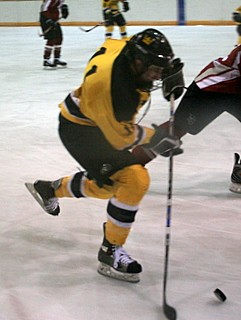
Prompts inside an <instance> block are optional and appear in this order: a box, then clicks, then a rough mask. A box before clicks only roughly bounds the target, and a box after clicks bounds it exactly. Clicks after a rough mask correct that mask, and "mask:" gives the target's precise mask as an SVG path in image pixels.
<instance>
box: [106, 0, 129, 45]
mask: <svg viewBox="0 0 241 320" xmlns="http://www.w3.org/2000/svg"><path fill="white" fill-rule="evenodd" d="M119 3H121V4H122V6H123V12H127V11H129V10H130V7H129V2H128V1H126V0H102V11H103V18H104V23H105V27H106V31H105V38H106V39H108V38H112V34H113V31H114V26H115V25H117V26H118V27H119V31H120V36H121V38H122V39H124V38H126V37H127V32H126V20H125V18H124V16H123V14H122V13H121V11H120V9H119Z"/></svg>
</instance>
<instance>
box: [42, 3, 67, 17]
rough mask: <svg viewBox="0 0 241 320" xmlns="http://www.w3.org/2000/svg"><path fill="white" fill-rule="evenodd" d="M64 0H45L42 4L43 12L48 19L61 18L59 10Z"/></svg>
mask: <svg viewBox="0 0 241 320" xmlns="http://www.w3.org/2000/svg"><path fill="white" fill-rule="evenodd" d="M63 3H64V0H44V1H43V3H42V5H41V9H40V11H41V13H42V14H43V16H44V17H45V18H46V19H52V20H54V21H57V20H58V19H59V10H60V8H61V6H62V5H63Z"/></svg>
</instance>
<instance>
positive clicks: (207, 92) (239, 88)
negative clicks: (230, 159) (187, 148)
mask: <svg viewBox="0 0 241 320" xmlns="http://www.w3.org/2000/svg"><path fill="white" fill-rule="evenodd" d="M223 112H228V113H229V114H231V115H232V116H234V117H235V118H236V119H237V120H238V121H241V45H239V46H237V47H236V48H235V49H233V50H232V51H231V52H230V53H229V54H228V55H227V56H226V57H220V58H217V59H216V60H214V61H212V62H210V63H209V64H208V65H207V66H206V67H204V68H203V69H202V70H201V71H200V73H199V74H198V75H197V76H196V77H195V79H194V81H193V82H192V83H191V85H190V86H189V87H188V88H187V91H186V93H185V94H184V95H183V97H182V98H181V101H180V103H179V105H178V107H177V109H176V112H175V122H174V127H175V135H176V136H178V137H179V138H181V137H183V136H184V135H185V134H187V133H190V134H192V135H196V134H198V133H199V132H200V131H201V130H203V129H204V128H205V127H206V126H207V125H208V124H210V123H211V122H212V121H214V120H215V119H216V118H217V117H218V116H219V115H221V114H222V113H223ZM161 127H162V128H163V129H164V128H166V130H168V127H169V123H168V122H166V123H163V124H162V125H161ZM224 130H227V128H224ZM220 147H221V146H220ZM133 152H134V154H135V155H136V156H137V157H138V158H139V159H140V160H141V159H142V160H141V162H142V164H143V165H145V164H147V163H148V162H149V161H151V160H152V159H153V158H155V155H154V154H153V153H152V152H151V151H150V150H147V149H145V148H143V147H140V146H137V147H136V148H135V149H134V150H133ZM229 189H230V191H232V192H236V193H240V194H241V163H240V156H239V154H238V153H235V159H234V166H233V172H232V174H231V185H230V187H229Z"/></svg>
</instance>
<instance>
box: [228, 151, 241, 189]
mask: <svg viewBox="0 0 241 320" xmlns="http://www.w3.org/2000/svg"><path fill="white" fill-rule="evenodd" d="M229 190H230V191H232V192H235V193H240V194H241V161H240V155H239V154H238V153H235V154H234V166H233V171H232V174H231V184H230V187H229Z"/></svg>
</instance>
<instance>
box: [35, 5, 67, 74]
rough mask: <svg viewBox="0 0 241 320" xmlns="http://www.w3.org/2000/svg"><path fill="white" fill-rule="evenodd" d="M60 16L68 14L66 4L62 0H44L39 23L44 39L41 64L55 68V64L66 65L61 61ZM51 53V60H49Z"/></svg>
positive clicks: (65, 16)
mask: <svg viewBox="0 0 241 320" xmlns="http://www.w3.org/2000/svg"><path fill="white" fill-rule="evenodd" d="M60 13H61V17H62V18H64V19H66V18H67V17H68V15H69V9H68V5H67V4H64V0H44V1H43V3H42V5H41V9H40V25H41V28H42V31H43V36H44V39H45V40H46V43H45V47H44V54H43V59H44V61H43V66H44V67H46V68H55V67H56V66H61V67H66V66H67V63H66V62H65V61H61V60H60V57H61V49H62V42H63V32H62V28H61V26H60V24H59V22H58V21H59V19H60ZM51 55H53V61H51V60H50V58H51Z"/></svg>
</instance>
